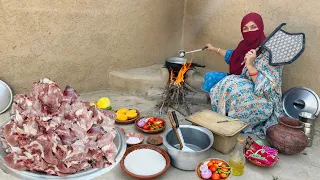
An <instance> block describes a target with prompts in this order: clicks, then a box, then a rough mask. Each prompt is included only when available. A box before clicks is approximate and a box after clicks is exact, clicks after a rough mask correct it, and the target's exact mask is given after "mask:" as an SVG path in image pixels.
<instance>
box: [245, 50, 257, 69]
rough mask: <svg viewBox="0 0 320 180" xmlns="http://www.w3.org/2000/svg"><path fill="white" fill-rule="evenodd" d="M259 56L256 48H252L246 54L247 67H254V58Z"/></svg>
mask: <svg viewBox="0 0 320 180" xmlns="http://www.w3.org/2000/svg"><path fill="white" fill-rule="evenodd" d="M256 58H257V52H256V50H254V49H251V50H250V51H249V52H247V54H246V56H245V59H246V60H245V63H246V67H247V68H249V67H252V66H253V62H254V60H256Z"/></svg>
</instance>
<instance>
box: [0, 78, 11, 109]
mask: <svg viewBox="0 0 320 180" xmlns="http://www.w3.org/2000/svg"><path fill="white" fill-rule="evenodd" d="M12 99H13V95H12V91H11V89H10V87H9V86H8V85H7V84H6V83H5V82H3V81H1V80H0V114H2V113H4V112H5V111H6V110H7V109H8V108H9V107H10V106H11V103H12Z"/></svg>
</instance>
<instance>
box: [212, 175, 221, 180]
mask: <svg viewBox="0 0 320 180" xmlns="http://www.w3.org/2000/svg"><path fill="white" fill-rule="evenodd" d="M211 179H212V180H219V179H220V175H219V174H212V176H211Z"/></svg>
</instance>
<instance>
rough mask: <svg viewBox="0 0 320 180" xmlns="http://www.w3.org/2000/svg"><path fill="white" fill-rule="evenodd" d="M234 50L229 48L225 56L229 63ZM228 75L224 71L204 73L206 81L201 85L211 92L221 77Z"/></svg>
mask: <svg viewBox="0 0 320 180" xmlns="http://www.w3.org/2000/svg"><path fill="white" fill-rule="evenodd" d="M232 52H233V50H230V49H228V50H227V51H226V54H225V56H224V60H225V61H226V63H227V64H230V58H231V55H232ZM227 75H228V73H224V72H215V71H212V72H208V73H206V74H205V75H204V82H203V84H202V86H201V89H202V90H204V91H206V92H210V89H211V88H212V87H213V86H214V85H216V84H217V83H218V82H219V81H220V80H221V79H223V78H225V77H226V76H227Z"/></svg>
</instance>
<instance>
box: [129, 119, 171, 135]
mask: <svg viewBox="0 0 320 180" xmlns="http://www.w3.org/2000/svg"><path fill="white" fill-rule="evenodd" d="M135 125H136V128H137V129H139V130H140V131H142V132H145V133H150V134H153V133H159V132H162V131H163V130H165V128H166V121H165V120H164V119H162V118H159V117H142V118H140V119H137V120H136V122H135Z"/></svg>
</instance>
